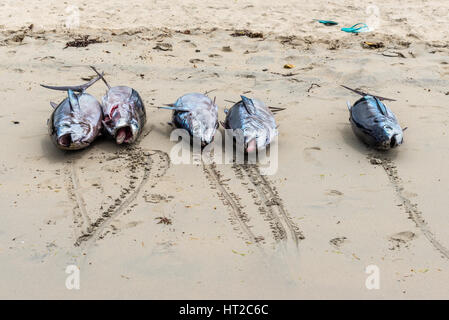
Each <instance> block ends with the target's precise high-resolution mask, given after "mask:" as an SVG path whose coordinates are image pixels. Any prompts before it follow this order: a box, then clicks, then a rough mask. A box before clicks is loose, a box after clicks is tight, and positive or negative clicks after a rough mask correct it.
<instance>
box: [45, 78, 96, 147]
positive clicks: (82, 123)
mask: <svg viewBox="0 0 449 320" xmlns="http://www.w3.org/2000/svg"><path fill="white" fill-rule="evenodd" d="M100 78H101V77H100V76H98V77H97V78H95V79H92V80H91V81H89V82H88V83H86V84H84V85H81V86H67V87H53V86H46V85H41V86H43V87H44V88H48V89H53V90H64V91H67V94H68V97H67V98H65V99H64V100H63V101H62V102H61V103H60V104H59V105H57V104H56V103H53V102H50V104H51V106H52V107H53V108H54V110H53V112H52V114H51V116H50V118H49V119H48V121H47V125H48V132H49V134H50V137H51V139H52V141H53V142H54V143H55V145H56V146H57V147H58V148H60V149H63V150H78V149H83V148H86V147H87V146H89V145H90V144H91V143H92V141H94V140H95V138H96V137H97V136H98V135H99V134H100V132H101V126H102V125H101V121H102V120H103V112H102V110H101V105H100V103H99V102H98V101H97V99H95V98H94V97H93V96H91V95H90V94H88V93H86V92H85V90H86V89H87V88H89V87H90V86H91V85H92V84H94V83H95V82H96V81H98V80H99V79H100ZM74 91H78V92H79V93H78V94H76V93H75V92H74Z"/></svg>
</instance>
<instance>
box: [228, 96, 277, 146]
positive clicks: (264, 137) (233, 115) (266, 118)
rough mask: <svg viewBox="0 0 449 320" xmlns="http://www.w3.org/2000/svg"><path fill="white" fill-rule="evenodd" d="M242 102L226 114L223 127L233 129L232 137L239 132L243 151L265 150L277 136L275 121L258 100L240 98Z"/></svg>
mask: <svg viewBox="0 0 449 320" xmlns="http://www.w3.org/2000/svg"><path fill="white" fill-rule="evenodd" d="M241 98H242V100H241V101H239V102H237V103H236V104H234V105H233V106H232V107H231V108H230V109H229V110H227V111H226V110H225V112H226V120H225V122H224V124H223V125H224V127H225V128H226V129H233V130H234V131H235V132H234V133H233V135H234V136H236V135H238V134H239V133H238V132H236V130H241V133H240V134H243V139H244V141H243V142H244V144H245V149H246V151H247V152H253V151H255V150H256V149H260V150H262V149H264V148H266V147H267V146H268V145H269V144H270V143H271V142H272V140H273V139H274V138H275V137H276V136H277V135H278V130H277V126H276V121H275V119H274V116H273V113H272V112H271V111H270V109H269V108H268V107H267V106H266V105H265V104H264V103H263V102H262V101H260V100H257V99H249V98H246V97H244V96H241Z"/></svg>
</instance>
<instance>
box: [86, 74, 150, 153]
mask: <svg viewBox="0 0 449 320" xmlns="http://www.w3.org/2000/svg"><path fill="white" fill-rule="evenodd" d="M91 68H92V69H93V70H94V71H95V72H96V73H97V74H98V75H100V73H99V72H98V71H97V70H96V69H95V68H94V67H91ZM102 80H103V82H104V83H105V84H106V86H107V87H108V91H107V92H106V94H105V95H104V97H103V100H102V107H103V114H104V120H103V126H104V128H105V129H106V131H107V132H108V133H109V134H110V135H111V136H112V137H114V139H115V141H116V142H117V144H122V143H133V142H134V141H136V139H137V138H138V137H139V135H140V134H141V133H142V129H143V126H144V125H145V122H146V111H145V107H144V105H143V101H142V98H141V97H140V95H139V93H138V92H137V91H136V90H134V89H133V88H130V87H126V86H117V87H111V86H109V84H108V83H107V82H106V80H105V79H104V78H103V77H102Z"/></svg>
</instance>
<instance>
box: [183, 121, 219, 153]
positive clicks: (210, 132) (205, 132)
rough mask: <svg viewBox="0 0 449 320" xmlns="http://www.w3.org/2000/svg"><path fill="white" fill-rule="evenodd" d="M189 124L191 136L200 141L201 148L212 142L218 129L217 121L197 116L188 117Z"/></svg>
mask: <svg viewBox="0 0 449 320" xmlns="http://www.w3.org/2000/svg"><path fill="white" fill-rule="evenodd" d="M189 122H190V128H191V131H192V135H193V136H194V137H197V138H199V139H201V146H202V147H204V146H206V145H208V144H209V143H211V142H212V141H213V140H214V136H215V132H216V130H217V128H218V121H217V119H215V118H213V117H208V116H203V115H202V114H198V116H193V117H190V119H189Z"/></svg>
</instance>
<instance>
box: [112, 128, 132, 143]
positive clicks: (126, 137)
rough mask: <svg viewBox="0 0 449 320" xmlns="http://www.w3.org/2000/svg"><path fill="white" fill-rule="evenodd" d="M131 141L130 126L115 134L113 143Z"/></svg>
mask: <svg viewBox="0 0 449 320" xmlns="http://www.w3.org/2000/svg"><path fill="white" fill-rule="evenodd" d="M132 139H133V132H132V130H131V127H130V126H126V127H121V128H119V129H118V130H117V133H116V134H115V142H117V144H122V143H130V142H131V141H132Z"/></svg>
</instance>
